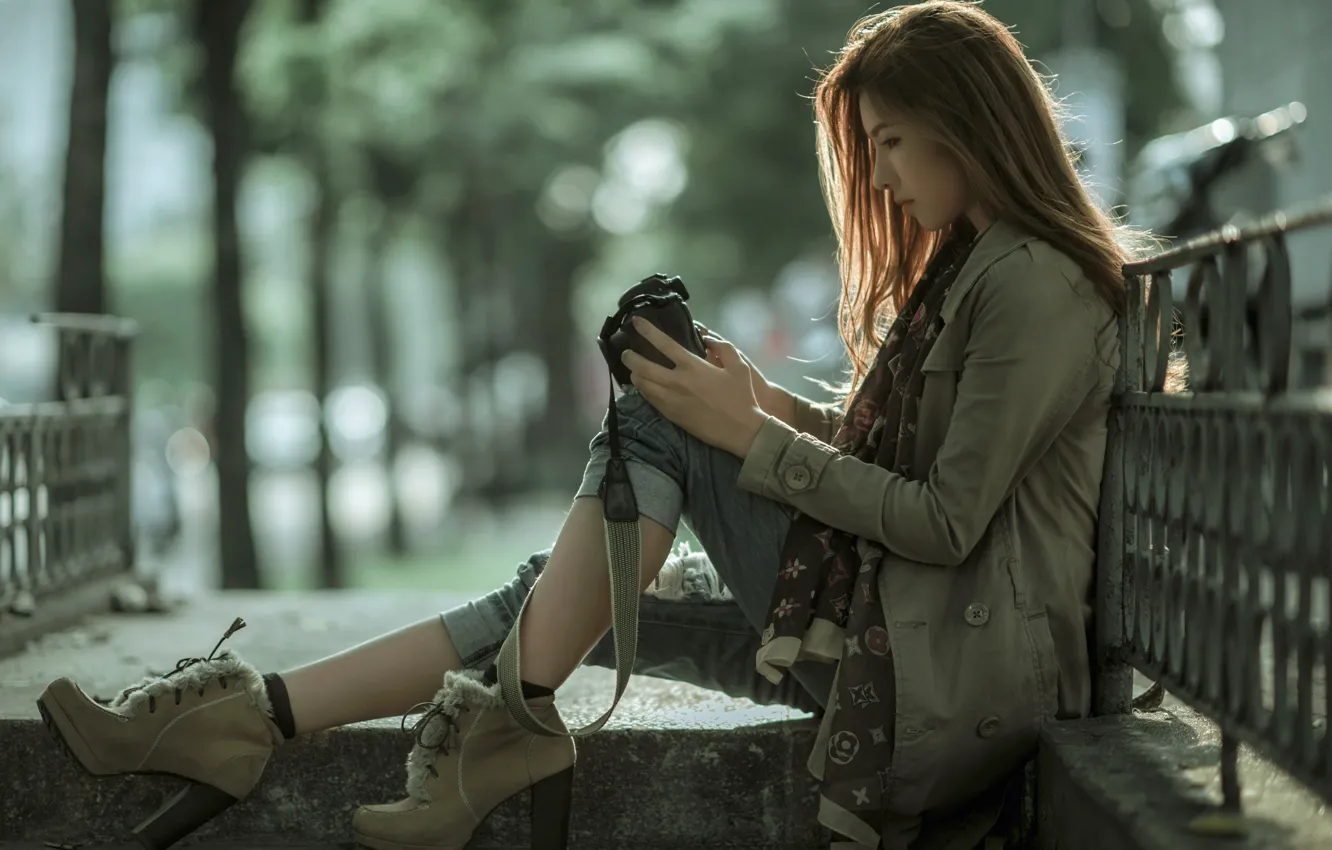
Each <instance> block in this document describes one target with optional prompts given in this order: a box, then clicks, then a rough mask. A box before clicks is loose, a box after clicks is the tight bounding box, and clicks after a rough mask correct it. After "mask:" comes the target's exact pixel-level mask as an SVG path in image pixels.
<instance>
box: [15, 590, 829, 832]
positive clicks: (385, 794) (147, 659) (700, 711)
mask: <svg viewBox="0 0 1332 850" xmlns="http://www.w3.org/2000/svg"><path fill="white" fill-rule="evenodd" d="M457 601H458V600H457V598H456V597H450V596H431V595H429V594H410V593H388V594H378V593H362V592H347V593H302V594H240V593H237V594H219V595H217V596H212V597H206V598H204V599H201V600H200V601H199V602H198V603H196V604H194V605H192V606H190V607H188V608H187V609H185V610H183V611H182V612H179V613H177V614H172V615H156V616H154V615H106V616H101V617H96V618H93V619H91V620H89V621H88V622H87V623H85V624H84V625H83V626H81V627H79V628H77V629H73V630H68V631H66V632H62V633H59V634H56V635H51V636H49V637H47V638H44V639H42V640H41V641H38V642H36V643H34V644H33V645H31V646H30V647H29V648H28V650H27V651H25V652H24V653H22V654H20V655H18V656H16V657H14V658H10V659H5V660H3V661H0V765H2V766H3V767H2V768H0V842H6V841H27V842H37V843H41V842H47V841H51V842H59V843H65V844H81V845H86V844H88V843H117V842H124V841H126V840H127V838H128V831H129V829H130V828H131V827H133V825H134V824H135V823H137V822H138V820H139V819H140V818H142V817H143V816H144V815H146V814H147V813H149V812H151V811H152V810H153V809H155V808H156V806H157V805H158V804H159V803H160V802H161V800H162V799H164V798H165V797H166V796H167V795H168V794H169V793H171V792H172V791H173V789H175V788H176V787H177V783H175V782H174V781H172V780H169V779H165V778H161V777H124V778H111V779H103V780H96V779H92V778H90V777H87V776H85V775H84V774H83V773H82V772H81V771H79V770H78V769H77V768H76V767H75V766H74V765H73V764H72V763H71V762H69V761H68V760H67V759H66V758H65V756H64V755H63V754H62V753H61V752H60V751H59V749H58V748H57V746H56V745H55V744H54V742H52V741H51V739H50V737H49V734H48V733H47V731H46V729H45V728H44V727H43V726H42V724H41V723H40V721H39V720H38V717H37V711H36V706H35V700H36V697H37V696H38V695H39V694H40V692H41V689H42V688H43V687H44V686H45V684H46V682H48V681H49V680H50V679H52V678H54V677H56V676H59V675H71V676H74V677H75V678H77V679H78V680H79V681H80V682H81V683H83V684H84V686H85V688H86V689H87V690H89V691H90V692H92V693H96V694H101V695H109V694H112V693H115V692H116V691H118V690H119V689H120V688H123V687H125V686H126V685H127V684H129V683H130V682H132V681H134V680H136V679H137V678H139V677H140V676H142V675H143V674H144V672H145V669H146V668H148V667H151V668H153V669H156V670H169V669H171V667H172V666H174V664H175V661H176V658H177V657H179V656H182V655H203V654H207V652H208V651H209V649H211V648H212V645H213V644H214V643H215V642H216V640H217V638H218V637H220V636H221V633H222V631H223V630H224V629H225V628H226V626H227V625H228V624H229V623H230V622H231V619H232V618H233V617H235V616H237V615H240V616H243V617H245V618H246V620H247V622H248V623H249V627H248V628H246V629H244V630H242V631H240V632H238V633H237V634H236V635H235V636H234V637H233V638H232V639H231V641H229V644H228V645H230V646H233V647H234V648H235V649H237V650H238V651H240V652H241V653H242V654H243V655H244V656H245V657H246V658H247V660H249V661H251V662H252V663H254V664H255V665H256V666H258V667H259V668H260V669H263V670H275V669H284V668H286V667H289V666H292V665H295V664H297V663H300V662H303V661H306V660H309V659H312V658H317V657H320V656H323V655H326V654H329V653H331V652H334V651H336V650H338V649H342V648H345V647H347V646H349V645H352V644H354V643H357V642H359V641H361V640H365V639H367V638H369V637H372V636H374V635H377V634H380V633H383V632H385V631H388V630H389V629H392V628H395V627H397V626H400V625H402V624H404V623H407V622H411V621H414V620H417V619H420V618H422V617H426V616H432V615H433V614H434V613H435V612H437V611H439V610H441V609H443V608H447V607H449V606H451V605H453V604H455V603H456V602H457ZM613 681H614V676H613V674H611V672H610V671H606V670H595V669H584V670H580V671H578V672H577V673H576V674H575V677H574V678H573V679H571V680H570V682H569V683H568V684H566V685H565V687H564V688H562V689H561V691H560V702H561V706H562V708H563V709H564V712H565V715H566V719H567V720H569V721H570V722H571V723H579V722H586V721H587V720H589V719H591V718H592V717H595V716H596V715H598V714H600V712H601V711H602V710H603V709H604V707H605V706H606V705H607V704H609V699H610V695H611V693H612V685H613ZM814 733H815V724H814V723H813V721H812V720H810V719H809V718H808V716H807V715H805V714H803V713H800V712H796V711H793V710H788V709H784V708H764V707H760V706H756V705H754V704H752V703H749V702H747V701H744V700H735V699H730V698H728V697H725V696H723V695H719V694H717V693H714V692H711V691H705V690H701V689H698V688H694V687H691V686H687V685H681V684H677V683H671V682H665V681H662V680H657V679H649V678H638V679H635V680H634V682H633V683H632V684H631V685H630V688H629V691H628V693H627V694H626V696H625V699H624V701H623V702H622V703H621V708H620V709H619V711H618V712H617V715H616V718H615V719H614V721H613V722H612V724H610V725H609V726H608V727H607V730H606V731H604V732H602V733H600V734H598V735H595V736H593V737H591V738H589V739H587V740H586V741H583V742H580V746H579V766H580V772H579V776H578V780H577V785H576V788H575V806H576V808H575V813H574V822H573V829H574V833H575V837H574V841H575V846H577V847H580V848H588V850H603V848H604V850H612V848H615V850H619V848H626V847H633V848H644V850H652V848H660V850H667V848H697V847H708V846H714V847H727V848H733V850H742V848H754V850H758V848H764V850H770V848H771V850H781V849H782V848H790V850H796V848H800V850H806V849H807V848H816V847H826V846H827V836H826V834H825V833H824V832H823V830H822V829H821V828H819V827H818V825H817V822H816V818H815V811H816V809H815V806H816V793H815V792H816V785H815V783H814V780H813V778H812V777H810V775H809V773H808V771H806V770H805V768H804V763H805V760H806V757H807V755H808V752H809V748H810V747H811V745H812V743H813V739H814ZM409 749H410V740H409V739H408V738H407V737H405V736H404V735H403V734H402V733H401V731H400V730H399V727H398V722H397V720H396V719H395V720H391V721H377V722H373V723H366V724H358V725H356V726H351V727H346V728H343V729H338V730H334V731H331V732H327V733H324V734H320V735H315V736H310V737H307V738H302V739H300V740H298V741H294V742H292V743H290V744H288V745H286V746H285V747H283V748H282V749H281V750H280V751H279V752H278V754H277V756H276V757H275V759H274V762H273V764H272V765H270V767H269V769H268V772H267V774H266V775H265V777H264V781H263V782H262V783H261V784H260V786H259V787H258V788H257V789H256V791H255V792H254V794H253V795H251V797H250V798H249V799H248V800H246V801H244V802H243V803H241V804H240V805H239V806H237V807H236V808H235V809H233V810H231V811H230V812H228V813H227V814H226V815H224V816H223V817H221V818H219V819H218V820H217V821H215V822H214V823H212V824H209V825H208V826H206V827H205V828H204V829H202V830H200V831H199V832H198V833H196V834H195V835H194V836H192V838H191V839H190V840H191V841H192V842H230V841H234V840H237V839H245V840H246V846H254V845H255V843H256V842H259V843H271V844H275V845H276V844H281V845H296V844H306V845H309V844H325V843H333V842H342V841H347V840H349V839H350V817H351V812H352V810H353V809H354V808H355V806H356V805H358V804H360V803H363V802H382V801H386V800H393V799H398V798H400V797H401V796H403V784H404V779H405V772H404V766H403V765H404V761H405V757H406V754H407V752H408V750H409ZM527 846H528V824H527V809H526V797H525V795H520V796H519V797H518V798H516V799H515V800H512V801H509V802H508V803H505V804H504V805H502V806H501V807H500V808H499V809H498V810H496V812H495V813H494V815H493V816H492V817H491V818H490V819H489V820H488V821H487V822H486V824H485V825H484V826H483V827H482V829H481V830H480V831H479V832H478V833H477V837H476V840H475V841H474V843H473V844H471V845H469V848H475V850H493V848H510V847H512V848H518V847H522V848H526V847H527Z"/></svg>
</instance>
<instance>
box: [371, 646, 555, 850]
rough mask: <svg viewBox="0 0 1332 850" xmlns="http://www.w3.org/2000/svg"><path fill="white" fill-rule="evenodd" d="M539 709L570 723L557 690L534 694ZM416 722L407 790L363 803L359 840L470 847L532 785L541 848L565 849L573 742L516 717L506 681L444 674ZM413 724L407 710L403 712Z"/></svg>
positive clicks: (545, 717)
mask: <svg viewBox="0 0 1332 850" xmlns="http://www.w3.org/2000/svg"><path fill="white" fill-rule="evenodd" d="M527 704H528V706H529V707H530V708H531V709H532V714H533V715H535V716H536V718H537V719H538V720H540V721H541V722H543V723H545V724H546V725H547V726H549V727H550V728H552V729H558V730H561V731H564V730H565V726H564V722H563V721H562V720H561V719H560V715H559V712H558V711H557V710H556V708H555V698H554V697H553V696H547V697H540V698H538V699H531V700H528V701H527ZM421 708H424V709H425V713H424V714H423V715H422V716H421V718H420V720H419V721H417V723H416V725H415V727H413V729H412V734H414V735H415V737H416V744H415V745H414V746H413V747H412V751H411V753H410V754H409V755H408V756H407V795H408V796H407V798H406V799H404V800H400V801H398V802H396V803H389V804H386V805H378V806H361V807H360V808H359V809H357V810H356V814H355V816H354V817H353V818H352V828H353V831H354V832H355V835H356V840H357V841H358V842H359V843H360V844H362V845H364V846H366V847H370V848H374V850H462V848H463V847H465V846H466V845H467V842H468V841H470V840H471V838H472V833H473V832H474V831H475V830H476V828H477V826H478V825H479V824H480V823H481V822H482V821H483V820H485V819H486V816H487V815H489V814H490V812H491V811H492V810H493V809H494V808H495V807H496V806H498V805H499V804H500V803H502V802H504V801H505V800H506V799H508V798H509V797H512V796H513V795H515V794H517V793H519V792H520V791H522V790H524V789H525V788H529V787H530V788H531V789H532V847H533V850H564V848H565V847H566V844H567V841H568V836H569V806H570V797H571V794H572V791H573V766H574V760H575V752H574V743H573V740H572V739H570V738H565V737H546V736H540V735H534V734H533V733H531V732H529V731H527V730H526V729H524V728H523V727H521V726H519V725H518V724H517V723H516V722H515V721H514V719H513V717H512V716H510V714H509V711H508V709H507V708H505V706H504V700H503V698H502V697H501V696H500V689H499V685H486V683H485V682H484V681H483V680H482V677H481V674H479V673H477V672H474V671H470V670H465V671H450V672H448V673H446V674H444V686H443V687H441V688H440V690H439V693H438V694H436V695H435V700H434V702H431V703H422V704H421V705H419V706H417V707H416V708H415V709H413V710H412V711H410V712H408V716H410V715H411V714H414V713H415V712H416V711H417V710H418V709H421ZM403 724H404V726H405V725H406V718H405V717H404V718H403Z"/></svg>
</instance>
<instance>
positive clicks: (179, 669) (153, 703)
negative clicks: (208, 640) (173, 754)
mask: <svg viewBox="0 0 1332 850" xmlns="http://www.w3.org/2000/svg"><path fill="white" fill-rule="evenodd" d="M243 628H245V620H243V619H241V618H240V617H237V618H236V619H235V620H233V621H232V622H231V626H230V627H228V628H227V630H226V631H225V632H223V634H222V637H221V639H219V640H218V642H217V643H215V644H214V645H213V651H212V652H210V653H208V657H207V658H182V659H180V660H179V661H177V662H176V667H175V669H174V670H172V671H171V672H170V673H165V674H162V675H160V676H158V681H162V682H166V681H169V680H170V679H171V677H172V676H175V675H177V674H179V673H183V672H184V671H186V670H188V669H189V668H191V667H193V666H194V665H196V664H203V663H206V662H209V661H213V660H214V656H215V655H217V651H218V649H220V648H221V647H222V644H223V643H225V642H226V640H227V638H229V637H231V636H232V635H234V634H235V633H236V632H238V631H240V630H241V629H243ZM150 675H151V674H150ZM217 682H218V684H220V685H221V686H222V687H223V688H224V689H225V688H226V687H227V677H226V676H218V677H217ZM150 684H153V683H152V682H143V683H140V684H138V685H132V686H130V687H128V688H126V689H125V690H123V691H121V692H120V701H121V702H124V701H125V699H126V698H127V697H129V695H130V694H132V693H134V692H135V691H141V690H143V689H144V688H146V687H147V686H148V685H150ZM198 691H199V696H203V693H204V685H200V686H199V688H198ZM184 693H185V689H184V688H175V695H176V705H180V700H181V697H182V696H184ZM155 711H157V697H156V696H154V695H151V694H150V695H149V696H148V713H149V714H152V713H153V712H155Z"/></svg>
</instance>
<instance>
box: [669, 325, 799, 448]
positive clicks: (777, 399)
mask: <svg viewBox="0 0 1332 850" xmlns="http://www.w3.org/2000/svg"><path fill="white" fill-rule="evenodd" d="M694 324H696V325H698V329H699V330H701V331H702V332H703V344H704V345H705V346H707V349H708V360H709V361H710V362H712V363H717V362H718V361H717V360H716V359H715V357H716V354H715V352H716V351H717V350H720V349H721V348H722V347H727V348H730V349H731V350H732V351H734V352H735V354H736V356H737V357H739V358H740V360H741V362H743V363H744V364H745V366H747V367H748V368H749V385H750V386H751V387H752V388H753V389H754V400H755V401H757V402H758V406H759V409H760V410H762V411H763V412H764V413H766V414H768V415H769V416H775V417H777V418H778V419H780V420H782V421H783V422H785V423H786V424H788V425H791V426H792V427H794V425H795V423H794V422H793V421H792V420H793V419H794V418H795V399H794V398H793V397H792V395H791V394H790V393H788V392H787V391H786V390H784V389H782V388H781V387H779V386H777V385H776V384H771V383H769V382H768V379H767V378H765V377H763V373H762V372H760V371H759V369H758V367H757V366H755V365H754V363H753V361H752V360H750V359H749V358H748V357H746V356H745V353H744V352H743V351H741V350H740V349H738V348H736V347H735V346H734V345H732V344H731V343H729V342H727V341H726V340H725V339H723V338H722V336H721V335H720V334H718V333H717V332H716V331H713V330H709V329H708V328H707V326H705V325H702V324H699V323H698V322H695V323H694Z"/></svg>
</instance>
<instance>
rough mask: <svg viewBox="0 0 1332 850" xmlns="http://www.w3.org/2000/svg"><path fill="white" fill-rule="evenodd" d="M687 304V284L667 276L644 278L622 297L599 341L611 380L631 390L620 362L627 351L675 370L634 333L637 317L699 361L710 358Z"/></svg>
mask: <svg viewBox="0 0 1332 850" xmlns="http://www.w3.org/2000/svg"><path fill="white" fill-rule="evenodd" d="M688 300H689V290H687V289H685V285H684V281H682V280H680V278H678V277H673V276H672V277H668V276H666V275H664V274H654V275H652V276H651V277H647V278H644V279H643V280H641V281H639V282H638V283H637V284H636V285H634V286H632V287H630V288H629V290H628V291H627V292H625V293H624V294H623V295H621V296H620V301H619V304H618V305H617V306H618V308H619V309H618V310H616V311H615V315H613V316H609V317H607V319H606V321H605V323H604V324H603V325H602V326H601V333H600V334H599V335H598V337H597V344H598V345H600V346H601V354H602V356H603V357H605V358H606V364H607V365H608V366H610V371H611V377H613V378H614V379H615V383H616V384H617V385H619V387H620V389H624V388H626V387H627V386H629V367H627V366H625V365H624V363H623V362H622V361H621V360H620V357H621V356H622V355H623V354H624V352H625V350H626V349H627V350H630V351H634V352H636V353H638V354H640V355H642V356H643V357H646V358H647V359H648V360H651V361H652V362H654V363H659V364H661V365H662V366H665V367H666V368H668V369H673V368H675V366H674V364H673V363H672V362H671V361H670V359H668V358H667V357H666V355H664V354H662V353H661V352H660V351H658V350H657V348H656V346H654V345H652V343H650V342H648V341H647V340H645V339H643V337H642V336H641V335H640V334H639V333H638V331H636V330H634V326H633V325H632V324H631V323H630V320H631V319H632V318H633V317H634V316H642V317H643V318H644V319H647V320H648V321H649V322H651V323H652V324H654V325H656V326H657V327H658V328H660V329H661V330H662V331H663V332H664V333H666V334H667V335H668V336H669V337H670V338H671V339H673V340H675V341H676V342H678V343H680V345H682V346H684V347H685V348H686V349H688V350H689V351H691V352H693V353H694V354H697V355H698V356H699V357H706V356H707V348H706V346H705V345H704V344H703V336H702V334H700V333H699V332H698V327H697V326H696V325H695V324H694V317H693V316H692V315H691V314H690V312H689V306H688V305H687V304H686V303H685V302H687V301H688Z"/></svg>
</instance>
